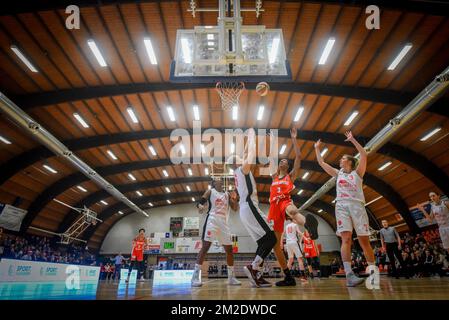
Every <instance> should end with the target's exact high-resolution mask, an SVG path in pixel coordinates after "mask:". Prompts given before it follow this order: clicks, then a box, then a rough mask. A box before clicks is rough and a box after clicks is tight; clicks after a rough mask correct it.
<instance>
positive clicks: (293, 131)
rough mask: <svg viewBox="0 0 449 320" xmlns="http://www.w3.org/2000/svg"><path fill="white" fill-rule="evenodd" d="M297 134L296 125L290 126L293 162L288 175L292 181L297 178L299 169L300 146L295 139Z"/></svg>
mask: <svg viewBox="0 0 449 320" xmlns="http://www.w3.org/2000/svg"><path fill="white" fill-rule="evenodd" d="M297 135H298V130H297V129H296V127H293V128H291V129H290V136H291V138H292V144H293V149H294V150H295V162H294V164H293V169H292V171H291V172H290V177H291V178H292V180H293V181H295V180H296V179H298V176H299V169H300V167H301V148H300V147H299V143H298V141H297V140H296V137H297Z"/></svg>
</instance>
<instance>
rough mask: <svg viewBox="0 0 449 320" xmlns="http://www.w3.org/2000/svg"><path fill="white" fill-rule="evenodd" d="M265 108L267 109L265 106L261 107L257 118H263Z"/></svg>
mask: <svg viewBox="0 0 449 320" xmlns="http://www.w3.org/2000/svg"><path fill="white" fill-rule="evenodd" d="M264 110H265V107H264V106H260V107H259V111H258V112H257V120H259V121H260V120H262V118H263V112H264Z"/></svg>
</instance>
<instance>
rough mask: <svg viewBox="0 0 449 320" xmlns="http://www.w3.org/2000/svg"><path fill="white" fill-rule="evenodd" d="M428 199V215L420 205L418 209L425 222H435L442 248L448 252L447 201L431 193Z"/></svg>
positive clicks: (448, 213)
mask: <svg viewBox="0 0 449 320" xmlns="http://www.w3.org/2000/svg"><path fill="white" fill-rule="evenodd" d="M429 198H430V215H429V214H428V213H427V212H426V209H425V208H424V207H423V205H422V204H418V209H420V210H421V211H422V213H423V214H424V216H425V217H426V219H427V220H429V221H430V222H432V221H434V220H435V221H436V222H437V224H438V227H439V232H440V238H441V241H442V242H443V248H444V249H446V250H447V252H449V201H444V200H442V199H441V197H440V195H439V194H437V193H436V192H433V191H432V192H430V193H429Z"/></svg>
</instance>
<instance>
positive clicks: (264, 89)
mask: <svg viewBox="0 0 449 320" xmlns="http://www.w3.org/2000/svg"><path fill="white" fill-rule="evenodd" d="M268 91H270V86H269V85H268V83H266V82H259V83H258V84H257V86H256V92H257V94H258V95H259V96H261V97H263V96H266V95H267V94H268Z"/></svg>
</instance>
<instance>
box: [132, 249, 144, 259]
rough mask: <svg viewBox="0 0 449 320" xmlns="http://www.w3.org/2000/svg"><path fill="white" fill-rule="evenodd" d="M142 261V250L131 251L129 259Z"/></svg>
mask: <svg viewBox="0 0 449 320" xmlns="http://www.w3.org/2000/svg"><path fill="white" fill-rule="evenodd" d="M136 260H137V261H143V250H139V251H133V253H132V254H131V261H136Z"/></svg>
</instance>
